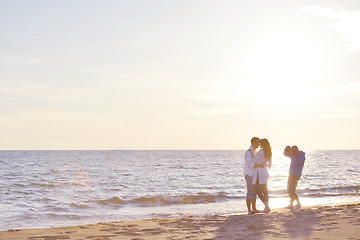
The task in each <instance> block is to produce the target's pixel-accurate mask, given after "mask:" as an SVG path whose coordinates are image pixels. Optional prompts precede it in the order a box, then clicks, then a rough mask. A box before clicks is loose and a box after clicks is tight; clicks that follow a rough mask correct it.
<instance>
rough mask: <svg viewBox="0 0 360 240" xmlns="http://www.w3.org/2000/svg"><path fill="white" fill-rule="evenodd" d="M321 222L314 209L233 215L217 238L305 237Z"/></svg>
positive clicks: (217, 234)
mask: <svg viewBox="0 0 360 240" xmlns="http://www.w3.org/2000/svg"><path fill="white" fill-rule="evenodd" d="M318 222H319V219H318V217H317V216H316V213H315V212H314V211H312V210H310V209H309V210H306V209H305V210H298V211H295V210H288V209H279V210H276V212H270V213H266V214H265V213H260V214H256V215H232V216H229V217H227V219H226V220H224V223H223V225H222V226H221V227H219V229H218V231H217V233H216V236H215V239H233V240H235V239H236V240H241V239H244V240H245V239H257V240H258V239H282V238H288V239H295V238H298V239H303V238H307V237H308V236H309V235H310V233H311V231H313V230H314V229H313V228H312V227H313V225H315V224H317V223H318Z"/></svg>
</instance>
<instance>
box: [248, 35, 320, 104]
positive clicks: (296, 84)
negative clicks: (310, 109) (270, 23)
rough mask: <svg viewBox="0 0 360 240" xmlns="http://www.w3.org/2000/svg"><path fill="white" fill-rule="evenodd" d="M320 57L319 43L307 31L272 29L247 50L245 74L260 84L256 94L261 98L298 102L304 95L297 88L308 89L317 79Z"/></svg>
mask: <svg viewBox="0 0 360 240" xmlns="http://www.w3.org/2000/svg"><path fill="white" fill-rule="evenodd" d="M319 57H320V56H319V54H318V51H317V49H316V43H315V42H313V41H312V40H311V39H309V38H308V37H307V36H306V35H304V34H301V33H297V32H288V31H278V32H272V33H271V34H270V35H267V36H264V37H263V38H261V39H259V40H258V41H256V42H255V43H254V44H253V46H252V48H251V49H250V50H249V51H248V56H247V62H246V64H247V66H246V68H245V71H246V77H247V78H248V81H249V82H256V83H257V85H258V86H259V88H258V90H257V92H258V94H257V95H256V98H258V99H259V101H263V102H265V103H268V104H275V103H276V104H281V103H283V104H293V103H297V102H299V101H304V99H303V97H302V96H297V94H294V91H295V92H300V91H302V90H306V89H309V87H310V85H312V84H313V83H314V81H316V78H317V71H318V69H317V67H316V66H317V64H318V62H319ZM307 100H308V101H311V99H309V98H307Z"/></svg>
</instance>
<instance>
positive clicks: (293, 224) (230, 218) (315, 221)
mask: <svg viewBox="0 0 360 240" xmlns="http://www.w3.org/2000/svg"><path fill="white" fill-rule="evenodd" d="M282 238H287V239H360V203H356V204H344V205H336V206H317V207H303V208H302V209H300V210H289V209H286V208H281V209H274V210H273V211H272V212H270V213H267V214H263V213H261V214H256V215H247V214H239V215H227V216H208V217H187V218H172V219H146V220H133V221H120V222H113V223H99V224H95V225H86V226H71V227H60V228H47V229H24V230H8V231H2V232H0V239H1V240H13V239H27V240H55V239H71V240H80V239H93V240H108V239H132V240H140V239H154V240H155V239H234V240H235V239H236V240H240V239H282Z"/></svg>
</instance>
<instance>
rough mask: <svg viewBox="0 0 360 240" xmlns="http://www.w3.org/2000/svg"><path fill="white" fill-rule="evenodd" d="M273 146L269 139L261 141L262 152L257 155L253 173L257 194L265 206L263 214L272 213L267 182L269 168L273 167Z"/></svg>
mask: <svg viewBox="0 0 360 240" xmlns="http://www.w3.org/2000/svg"><path fill="white" fill-rule="evenodd" d="M271 157H272V152H271V146H270V143H269V141H268V140H267V139H265V138H264V139H260V150H259V151H258V153H257V154H256V158H255V168H254V173H253V185H254V189H255V192H256V194H257V195H258V196H259V198H260V199H261V201H262V202H263V203H264V205H265V209H264V211H263V212H270V208H269V194H268V190H267V181H268V178H269V172H268V168H269V169H270V167H271Z"/></svg>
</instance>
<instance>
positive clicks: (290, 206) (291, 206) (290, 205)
mask: <svg viewBox="0 0 360 240" xmlns="http://www.w3.org/2000/svg"><path fill="white" fill-rule="evenodd" d="M293 207H294V206H293V205H292V204H289V206H287V207H286V208H290V209H291V208H293Z"/></svg>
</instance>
